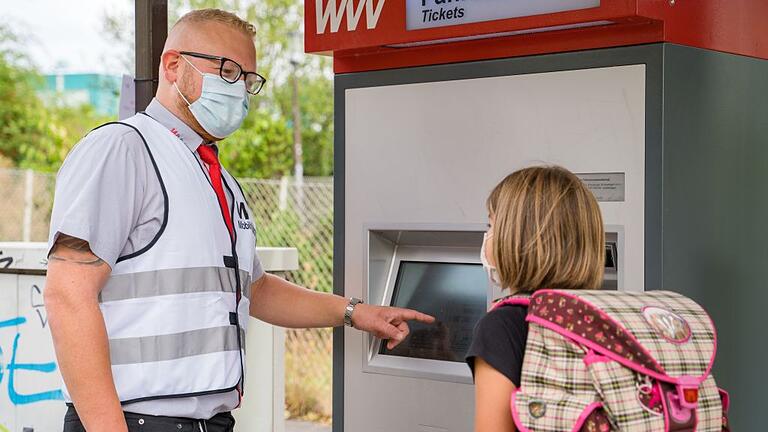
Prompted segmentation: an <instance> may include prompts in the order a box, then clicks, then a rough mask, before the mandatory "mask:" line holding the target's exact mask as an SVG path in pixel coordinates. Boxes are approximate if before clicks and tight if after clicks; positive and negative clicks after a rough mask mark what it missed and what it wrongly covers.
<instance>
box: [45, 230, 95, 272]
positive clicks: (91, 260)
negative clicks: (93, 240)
mask: <svg viewBox="0 0 768 432" xmlns="http://www.w3.org/2000/svg"><path fill="white" fill-rule="evenodd" d="M48 259H49V260H51V261H64V262H69V263H73V264H82V265H90V266H101V265H104V264H106V263H105V262H104V260H102V259H101V258H99V257H97V256H96V255H94V253H93V252H92V251H91V247H90V245H89V244H88V242H87V241H85V240H82V239H79V238H77V237H72V236H68V235H66V234H61V235H60V236H59V238H58V239H56V243H55V244H54V245H53V249H51V254H50V255H49V256H48Z"/></svg>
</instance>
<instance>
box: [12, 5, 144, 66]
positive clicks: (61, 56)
mask: <svg viewBox="0 0 768 432" xmlns="http://www.w3.org/2000/svg"><path fill="white" fill-rule="evenodd" d="M107 11H109V12H110V13H114V12H115V11H118V12H120V13H121V14H122V15H126V14H128V16H131V17H132V16H133V1H131V0H0V21H2V22H3V23H5V24H9V25H10V27H11V28H12V29H13V30H14V31H15V32H16V33H17V34H19V33H20V34H22V35H24V36H26V37H25V38H24V43H23V46H24V47H25V48H26V50H27V54H28V55H29V57H30V58H31V59H32V61H33V62H34V63H35V65H37V66H38V67H39V68H40V72H41V73H44V74H45V73H53V72H98V73H109V74H114V75H120V74H122V73H130V72H132V71H126V70H123V66H122V64H121V61H120V59H121V58H122V57H123V56H125V50H126V49H127V47H122V46H121V47H114V46H110V44H109V43H108V40H107V39H106V38H104V35H103V30H102V29H103V27H104V16H105V15H106V13H107ZM127 24H128V26H133V22H130V23H127Z"/></svg>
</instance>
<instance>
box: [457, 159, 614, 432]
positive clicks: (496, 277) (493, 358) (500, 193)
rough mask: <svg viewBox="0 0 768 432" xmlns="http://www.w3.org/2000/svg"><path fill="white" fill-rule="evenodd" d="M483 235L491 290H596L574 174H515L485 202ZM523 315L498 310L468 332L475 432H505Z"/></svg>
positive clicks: (597, 250)
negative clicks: (486, 217)
mask: <svg viewBox="0 0 768 432" xmlns="http://www.w3.org/2000/svg"><path fill="white" fill-rule="evenodd" d="M487 207H488V212H489V219H490V227H489V231H488V232H487V233H486V235H485V239H484V241H483V246H482V248H481V259H482V262H483V264H484V266H485V267H486V271H488V273H489V277H490V279H491V282H492V283H494V284H496V285H498V286H499V287H501V288H503V289H508V290H509V294H510V295H513V294H514V295H525V294H530V293H533V292H534V291H536V290H539V289H543V288H553V289H598V288H600V286H601V284H602V280H603V269H604V266H605V234H604V231H603V220H602V216H601V214H600V207H599V206H598V204H597V201H596V200H595V197H594V196H593V195H592V193H591V192H590V191H589V190H588V189H587V188H586V186H585V185H584V184H583V183H582V182H581V180H580V179H579V178H578V177H576V176H575V175H574V174H573V173H571V172H569V171H568V170H566V169H564V168H560V167H533V168H526V169H522V170H520V171H516V172H514V173H512V174H510V175H509V176H507V177H506V178H505V179H504V180H502V181H501V183H499V184H498V185H497V186H496V187H495V188H494V189H493V191H492V192H491V195H490V196H489V197H488V201H487ZM526 312H527V310H526V308H524V307H522V306H505V307H501V308H498V309H494V310H492V311H491V312H489V313H488V314H487V315H486V316H485V317H483V318H482V319H481V320H480V321H479V322H478V324H477V326H476V328H475V335H474V339H473V341H472V346H471V347H470V349H469V352H468V353H467V359H466V360H467V363H468V364H469V367H470V368H471V369H472V372H473V374H474V378H475V408H476V410H475V413H476V414H475V431H476V432H510V431H514V430H515V425H514V422H513V420H512V415H511V412H510V395H511V394H512V391H513V390H514V389H515V388H516V387H518V386H519V385H520V373H521V370H522V366H523V353H524V352H525V344H526V338H527V334H528V325H527V323H526V322H525V316H526Z"/></svg>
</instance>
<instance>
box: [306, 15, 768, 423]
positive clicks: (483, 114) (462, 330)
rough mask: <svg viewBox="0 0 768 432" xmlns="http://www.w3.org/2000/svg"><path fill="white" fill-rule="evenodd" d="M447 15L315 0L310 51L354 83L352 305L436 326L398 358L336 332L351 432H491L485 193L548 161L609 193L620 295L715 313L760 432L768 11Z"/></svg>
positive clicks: (341, 251)
mask: <svg viewBox="0 0 768 432" xmlns="http://www.w3.org/2000/svg"><path fill="white" fill-rule="evenodd" d="M447 3H449V2H440V1H434V0H424V1H422V0H419V1H410V0H407V1H405V2H385V1H374V0H367V1H365V0H361V1H351V0H350V1H341V2H339V1H338V0H317V1H316V2H307V3H306V5H307V6H306V47H307V51H308V52H317V53H325V54H328V53H331V54H332V55H333V56H334V68H335V72H336V77H335V116H336V121H335V140H336V143H335V160H336V165H335V194H336V195H335V230H336V233H335V235H336V237H335V246H334V247H335V249H334V254H335V258H334V267H335V268H334V271H335V290H336V292H337V293H338V294H341V295H344V296H346V297H353V296H354V297H360V298H362V299H364V300H365V301H366V302H368V303H373V304H381V305H393V306H402V307H411V308H415V309H419V310H421V311H423V312H426V313H429V314H432V315H434V316H436V317H437V323H436V324H435V325H431V326H425V325H420V324H414V325H413V326H412V333H411V335H410V336H409V338H408V339H407V340H406V341H404V342H403V343H402V344H401V345H400V346H398V347H397V348H395V349H393V350H387V349H386V347H385V346H384V344H382V343H381V341H379V340H377V339H374V338H372V337H369V336H367V335H364V334H362V333H360V332H357V331H354V330H349V329H345V330H342V329H340V330H337V332H336V333H335V335H334V425H333V427H334V431H335V432H340V431H351V432H359V431H364V432H378V431H382V432H383V431H403V432H411V431H413V432H443V431H451V432H453V431H471V430H472V425H473V421H474V406H473V405H474V398H473V394H474V390H473V386H472V379H471V375H470V371H469V369H468V368H467V366H466V365H465V363H464V361H463V358H464V354H465V352H466V350H467V348H468V346H469V343H470V340H471V335H472V329H473V327H474V324H475V323H476V322H477V320H478V319H479V317H480V316H482V314H483V313H484V312H485V310H486V309H487V307H488V305H489V302H490V301H491V300H492V299H494V298H496V297H497V296H499V295H500V293H498V292H493V291H492V290H491V289H490V287H489V284H488V281H487V278H486V276H485V273H484V272H483V269H482V266H481V265H480V260H479V253H480V245H481V242H482V234H483V232H484V231H485V230H486V229H487V226H486V223H487V212H486V209H485V198H486V197H487V195H488V193H489V192H490V190H491V189H492V188H493V186H494V185H495V184H496V183H497V182H498V181H499V180H501V179H502V178H503V177H504V176H505V175H506V174H509V173H511V172H512V171H514V170H516V169H519V168H522V167H526V166H531V165H538V164H557V165H561V166H564V167H565V168H567V169H569V170H571V171H573V172H574V173H576V174H578V175H579V176H580V178H581V179H582V180H583V181H584V182H585V184H586V185H587V186H588V187H589V188H590V190H592V191H593V193H594V194H595V196H596V197H597V199H598V201H599V203H600V207H601V210H602V212H603V217H604V221H605V224H606V226H605V229H606V233H607V236H606V240H607V242H606V251H607V252H608V253H607V259H606V276H605V281H604V288H607V289H619V290H635V291H640V290H651V289H669V290H674V291H678V292H682V293H684V294H686V295H688V296H690V297H692V298H694V299H695V300H697V301H699V302H700V303H701V304H702V305H703V306H704V307H705V308H707V309H708V310H709V311H710V312H711V314H712V316H713V319H714V320H715V323H716V324H717V327H718V331H719V334H720V354H719V356H718V360H717V363H716V367H715V373H716V376H717V377H718V380H719V382H720V384H721V385H722V386H724V387H726V388H728V389H730V390H731V392H732V398H733V401H734V406H733V411H732V413H731V414H732V422H733V424H735V425H736V428H737V429H738V430H741V429H744V430H758V429H759V427H758V426H759V425H760V419H759V418H757V417H756V416H755V415H754V412H758V411H759V405H760V403H759V401H760V400H761V398H762V389H763V388H765V387H766V384H768V382H766V380H765V378H764V377H763V375H761V374H760V373H759V371H761V370H762V368H763V366H762V363H763V361H762V360H760V359H761V358H765V356H766V355H768V347H767V345H766V344H762V343H761V344H755V343H753V342H751V341H755V340H758V339H760V338H761V336H760V335H759V334H758V333H757V331H756V329H757V328H759V326H760V324H759V322H758V318H757V317H759V316H760V314H761V310H762V308H763V307H765V305H766V304H767V303H768V302H766V300H767V299H768V294H766V292H765V290H763V289H762V288H761V287H762V286H763V285H764V280H766V279H767V278H768V270H766V266H765V265H764V264H762V262H761V258H760V257H763V258H764V259H768V256H765V253H764V251H763V249H764V248H761V246H760V245H761V244H765V242H768V229H766V228H764V223H763V222H762V221H764V220H766V219H768V203H766V202H763V201H764V200H761V199H758V197H759V196H760V193H761V192H762V193H764V194H765V195H763V196H768V170H765V169H764V167H765V166H766V163H768V150H765V149H764V147H765V146H764V145H763V144H762V143H763V142H764V137H765V136H768V122H766V121H765V118H768V97H766V96H765V95H768V61H766V60H765V59H766V58H768V29H766V28H765V27H761V26H759V25H758V23H757V22H756V21H754V20H752V18H751V17H752V16H753V14H763V16H765V13H768V5H759V4H757V3H756V2H747V1H731V2H728V3H727V4H726V3H723V2H720V1H716V0H707V1H704V0H698V1H696V2H690V1H687V0H677V1H676V2H660V1H650V0H648V1H645V0H596V1H593V2H591V3H590V4H585V3H586V2H584V1H575V2H568V1H554V0H552V1H544V2H541V1H537V2H531V1H527V0H525V1H523V0H520V1H504V2H497V1H493V0H485V1H472V0H461V1H454V2H450V3H452V4H451V5H450V6H451V10H454V9H457V8H458V9H462V11H463V12H462V13H461V14H459V12H454V13H451V14H450V15H451V16H450V18H449V17H448V13H447V12H444V13H442V14H441V12H440V10H443V9H445V8H446V7H448V5H447ZM491 3H492V4H494V5H496V7H489V4H491ZM533 3H536V5H535V6H536V7H535V8H533V9H531V8H532V7H533V6H531V5H532V4H533ZM491 6H492V5H491ZM529 6H530V7H529ZM427 10H431V11H432V12H429V11H427ZM435 11H437V12H438V15H436V18H434V20H433V19H432V18H433V17H435V15H434V12H435ZM459 15H461V17H459ZM443 16H444V18H443ZM726 23H727V24H726ZM725 28H727V29H728V31H727V32H725V31H721V30H723V29H725ZM760 305H762V306H760ZM735 311H739V315H738V317H736V316H734V312H735ZM763 340H764V338H763Z"/></svg>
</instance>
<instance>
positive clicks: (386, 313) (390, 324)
mask: <svg viewBox="0 0 768 432" xmlns="http://www.w3.org/2000/svg"><path fill="white" fill-rule="evenodd" d="M408 321H420V322H423V323H426V324H432V323H433V322H435V318H434V317H431V316H429V315H427V314H423V313H421V312H417V311H415V310H411V309H402V308H395V307H382V306H371V305H367V304H365V303H359V304H358V305H357V306H355V311H354V312H353V313H352V325H353V326H354V327H355V328H356V329H359V330H363V331H366V332H368V333H371V334H373V335H374V336H376V337H377V338H380V339H387V340H388V341H387V349H389V350H391V349H393V348H394V347H396V346H398V345H399V344H400V342H402V341H404V340H405V338H406V337H407V336H408V333H410V332H411V331H410V329H409V328H408V323H407V322H408Z"/></svg>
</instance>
